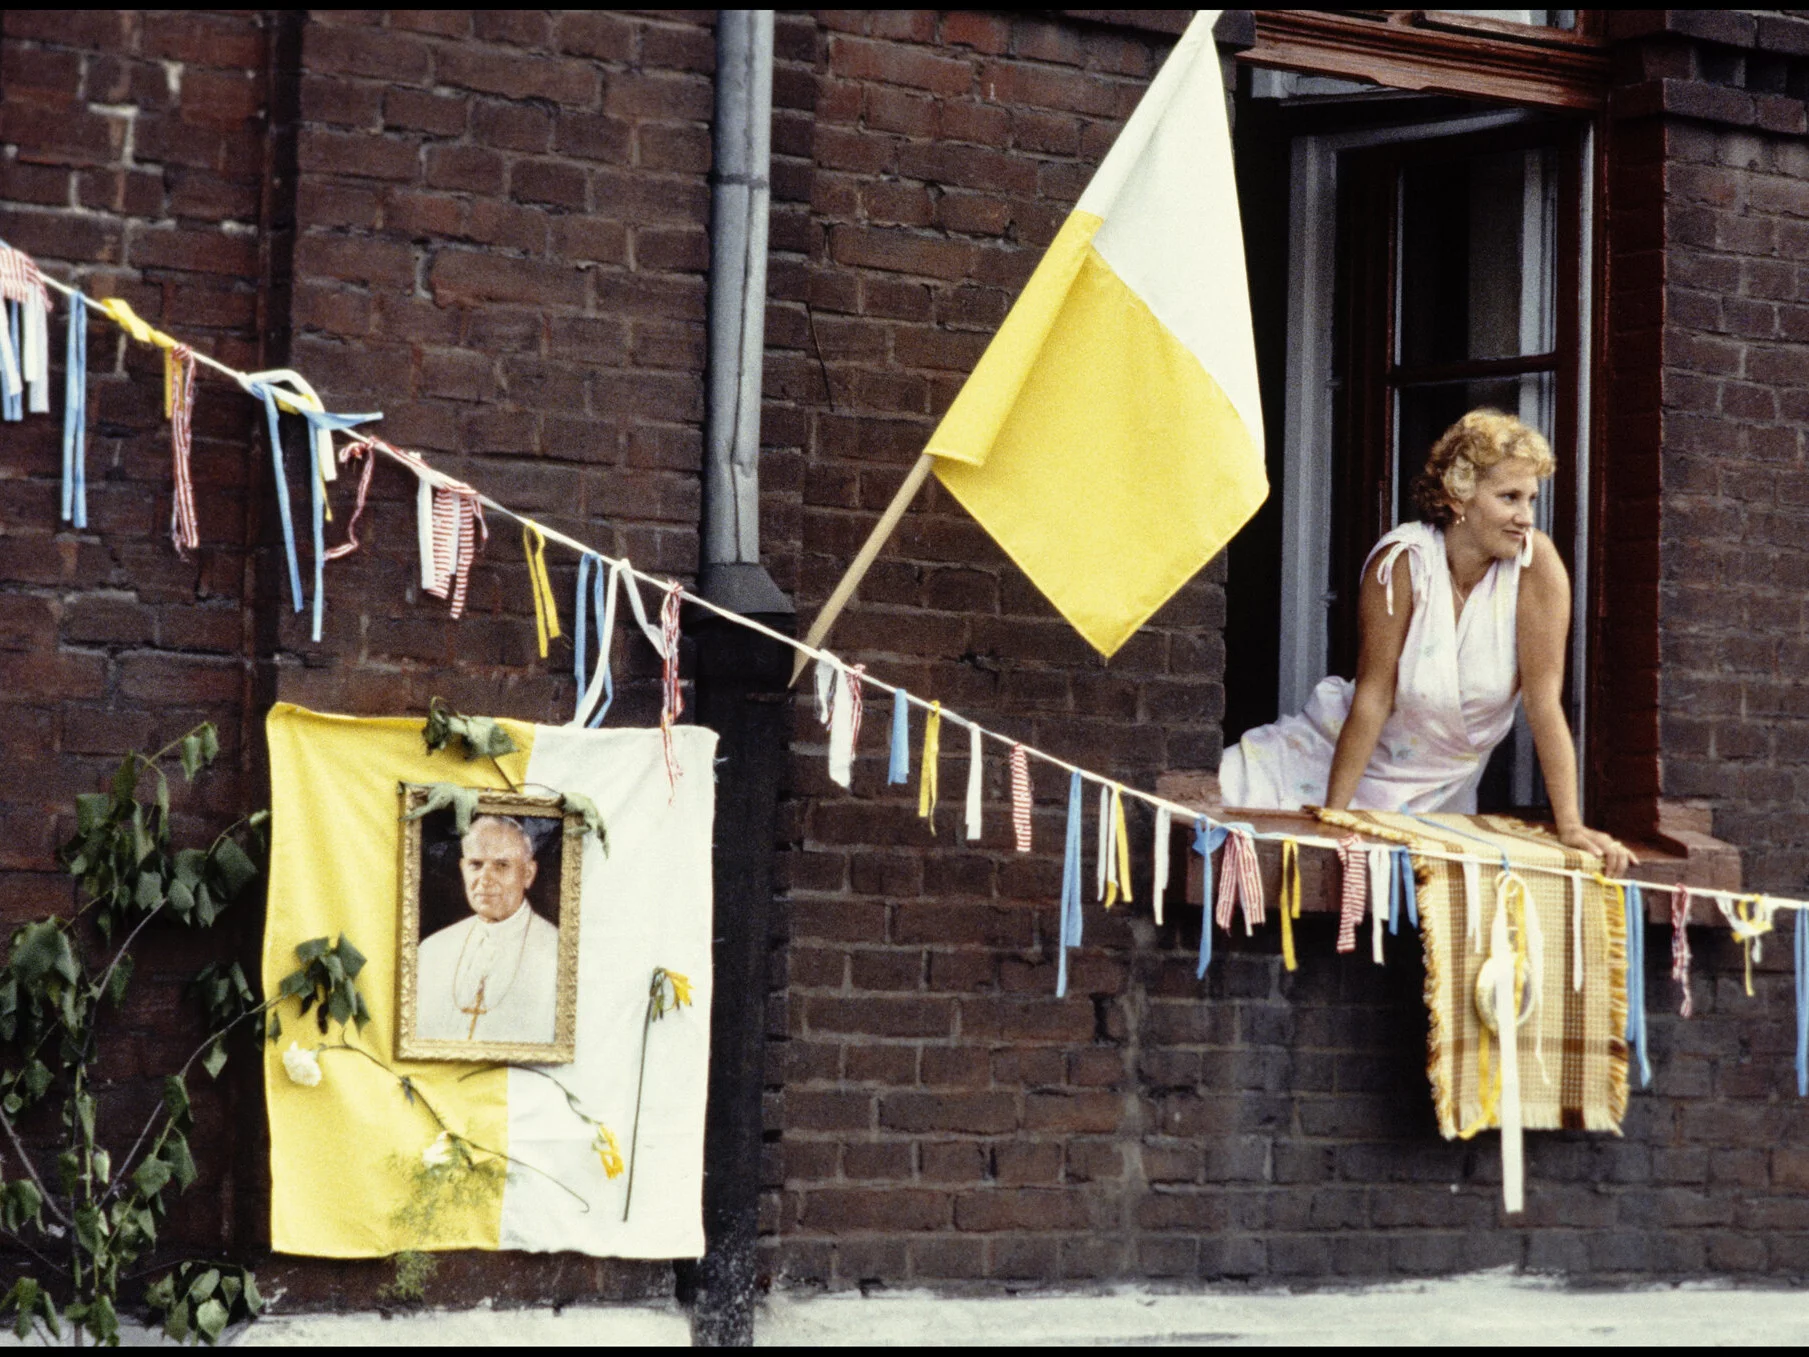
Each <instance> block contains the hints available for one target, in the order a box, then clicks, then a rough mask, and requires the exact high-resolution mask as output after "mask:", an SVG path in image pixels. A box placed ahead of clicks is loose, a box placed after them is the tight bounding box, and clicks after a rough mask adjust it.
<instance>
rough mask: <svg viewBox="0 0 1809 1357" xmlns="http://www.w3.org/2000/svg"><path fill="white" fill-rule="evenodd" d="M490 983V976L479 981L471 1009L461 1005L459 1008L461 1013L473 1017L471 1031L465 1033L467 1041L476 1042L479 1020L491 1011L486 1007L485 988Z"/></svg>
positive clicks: (472, 997) (472, 998)
mask: <svg viewBox="0 0 1809 1357" xmlns="http://www.w3.org/2000/svg"><path fill="white" fill-rule="evenodd" d="M489 983H490V978H489V977H488V976H485V977H484V978H483V979H482V980H479V981H478V982H477V993H476V994H474V995H472V996H471V1005H470V1007H469V1008H467V1007H464V1006H462V1005H461V1006H460V1008H459V1012H461V1013H469V1014H470V1015H471V1030H470V1031H468V1032H466V1033H465V1040H466V1041H474V1040H476V1039H477V1020H478V1019H479V1018H481V1017H483V1016H484V1014H486V1013H488V1012H489V1011H490V1010H489V1009H487V1008H485V1007H484V986H485V985H487V984H489Z"/></svg>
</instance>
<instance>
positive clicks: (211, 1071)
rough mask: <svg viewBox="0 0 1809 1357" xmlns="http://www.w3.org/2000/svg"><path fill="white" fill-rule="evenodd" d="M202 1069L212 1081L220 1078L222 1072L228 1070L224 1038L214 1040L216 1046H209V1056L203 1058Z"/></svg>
mask: <svg viewBox="0 0 1809 1357" xmlns="http://www.w3.org/2000/svg"><path fill="white" fill-rule="evenodd" d="M201 1068H202V1069H204V1070H206V1071H207V1074H208V1077H209V1078H210V1079H218V1078H219V1077H220V1071H221V1070H223V1069H225V1068H226V1042H225V1040H224V1039H223V1038H221V1037H215V1038H214V1044H213V1045H212V1046H209V1047H208V1048H207V1054H206V1055H204V1056H202V1057H201Z"/></svg>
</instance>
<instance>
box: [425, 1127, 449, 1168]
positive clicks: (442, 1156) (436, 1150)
mask: <svg viewBox="0 0 1809 1357" xmlns="http://www.w3.org/2000/svg"><path fill="white" fill-rule="evenodd" d="M451 1162H452V1137H451V1136H449V1135H448V1134H446V1132H444V1131H441V1132H440V1133H439V1135H437V1136H435V1137H434V1138H433V1143H432V1144H431V1145H429V1146H428V1147H427V1148H426V1149H424V1150H422V1151H421V1163H422V1164H424V1165H425V1166H426V1167H428V1168H430V1169H437V1168H444V1167H445V1166H446V1165H447V1164H450V1163H451Z"/></svg>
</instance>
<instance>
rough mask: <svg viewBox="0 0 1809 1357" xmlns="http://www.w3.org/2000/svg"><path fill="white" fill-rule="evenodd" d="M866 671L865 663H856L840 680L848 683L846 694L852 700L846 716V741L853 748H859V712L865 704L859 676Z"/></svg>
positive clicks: (864, 707) (864, 708)
mask: <svg viewBox="0 0 1809 1357" xmlns="http://www.w3.org/2000/svg"><path fill="white" fill-rule="evenodd" d="M866 672H867V666H866V665H864V664H857V665H855V666H854V668H852V669H850V670H847V671H846V673H845V674H844V675H843V677H842V682H843V683H846V684H847V685H848V696H849V697H850V698H851V699H852V700H853V711H852V712H851V714H850V715H849V718H848V743H849V745H850V746H851V747H852V748H855V749H859V748H860V744H861V714H862V713H863V712H864V711H865V710H866V706H867V699H866V698H865V697H863V696H862V695H861V676H862V675H863V674H865V673H866Z"/></svg>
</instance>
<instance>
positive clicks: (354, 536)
mask: <svg viewBox="0 0 1809 1357" xmlns="http://www.w3.org/2000/svg"><path fill="white" fill-rule="evenodd" d="M357 457H362V458H364V472H363V474H362V475H360V476H359V477H358V500H357V503H355V504H354V505H353V506H352V520H351V522H349V523H347V524H346V525H345V541H343V542H341V543H340V544H339V545H338V546H336V547H329V548H328V549H327V559H328V560H329V561H337V560H338V559H339V558H340V557H342V556H350V555H351V554H352V553H353V552H354V551H356V550H358V520H359V519H361V518H363V517H364V501H365V499H366V498H367V497H368V496H369V495H370V493H371V472H372V471H374V470H375V469H376V467H377V455H376V453H375V452H374V451H373V450H372V448H371V444H370V441H369V440H368V439H363V438H361V439H359V440H358V441H357V442H356V443H347V444H346V445H345V446H344V447H343V448H341V449H340V450H339V464H340V465H341V466H350V465H351V463H352V460H353V459H354V458H357Z"/></svg>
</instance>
